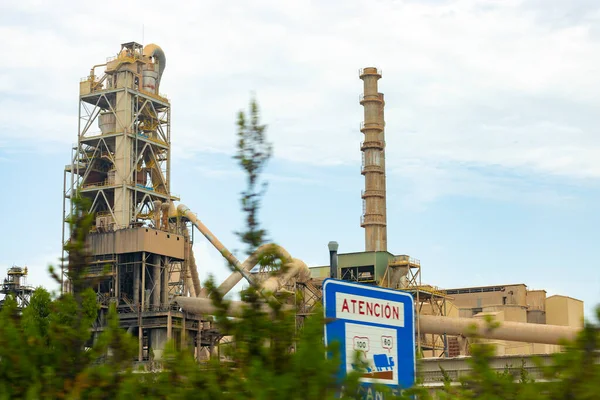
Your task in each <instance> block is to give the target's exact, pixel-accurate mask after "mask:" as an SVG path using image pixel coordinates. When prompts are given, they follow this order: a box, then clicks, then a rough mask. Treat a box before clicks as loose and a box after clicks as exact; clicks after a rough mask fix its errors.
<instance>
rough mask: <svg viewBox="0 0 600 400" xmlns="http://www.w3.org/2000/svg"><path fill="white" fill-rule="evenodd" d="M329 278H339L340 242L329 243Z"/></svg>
mask: <svg viewBox="0 0 600 400" xmlns="http://www.w3.org/2000/svg"><path fill="white" fill-rule="evenodd" d="M327 246H328V247H329V277H330V278H333V279H337V278H338V256H337V251H338V247H339V245H338V242H329V244H328V245H327Z"/></svg>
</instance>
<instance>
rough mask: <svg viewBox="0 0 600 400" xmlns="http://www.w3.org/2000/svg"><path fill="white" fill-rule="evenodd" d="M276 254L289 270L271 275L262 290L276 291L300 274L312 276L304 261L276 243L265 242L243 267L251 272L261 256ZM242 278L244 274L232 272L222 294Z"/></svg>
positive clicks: (224, 282) (223, 284)
mask: <svg viewBox="0 0 600 400" xmlns="http://www.w3.org/2000/svg"><path fill="white" fill-rule="evenodd" d="M267 255H269V256H274V257H276V258H278V259H280V260H281V261H282V264H283V265H285V266H286V267H287V270H286V271H285V272H284V273H283V275H281V276H271V277H269V278H268V279H267V280H265V281H264V282H263V284H262V285H261V291H262V292H276V291H278V290H279V289H280V288H281V287H282V286H283V285H285V284H286V283H287V282H288V281H289V280H290V279H291V278H293V277H295V276H297V275H300V276H301V278H302V279H306V278H308V276H310V271H309V269H308V267H307V266H306V264H305V263H304V261H302V260H298V259H297V258H292V256H291V255H290V253H288V251H287V250H286V249H284V248H283V247H281V246H278V245H276V244H274V243H269V244H263V245H262V246H260V247H259V248H258V249H256V250H255V251H254V253H252V254H251V255H250V256H249V257H248V258H247V259H246V261H244V263H243V264H242V269H243V271H245V272H249V271H250V270H251V269H252V268H254V267H255V266H256V264H258V262H259V261H260V258H261V257H264V256H267ZM241 279H242V274H241V273H240V272H238V271H236V272H234V273H232V274H231V275H229V276H228V277H227V279H225V281H223V283H221V285H220V286H219V288H218V290H219V292H220V293H221V294H222V295H225V294H227V293H228V292H229V291H230V290H231V289H233V287H234V286H235V285H237V284H238V282H239V281H240V280H241Z"/></svg>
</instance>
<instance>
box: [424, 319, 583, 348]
mask: <svg viewBox="0 0 600 400" xmlns="http://www.w3.org/2000/svg"><path fill="white" fill-rule="evenodd" d="M419 326H420V329H421V333H434V334H448V335H459V336H470V332H471V329H472V327H473V326H475V327H476V328H477V332H478V334H479V335H480V336H481V337H483V338H485V339H497V340H509V341H512V342H526V343H545V344H560V343H559V341H560V340H561V339H567V340H573V339H575V337H576V336H577V333H578V332H579V329H577V328H573V327H570V326H558V325H542V324H528V323H524V322H510V321H504V322H501V325H500V326H499V327H498V328H495V329H493V330H490V329H488V327H487V322H486V321H484V320H482V319H475V318H450V317H441V316H436V315H421V316H420V317H419Z"/></svg>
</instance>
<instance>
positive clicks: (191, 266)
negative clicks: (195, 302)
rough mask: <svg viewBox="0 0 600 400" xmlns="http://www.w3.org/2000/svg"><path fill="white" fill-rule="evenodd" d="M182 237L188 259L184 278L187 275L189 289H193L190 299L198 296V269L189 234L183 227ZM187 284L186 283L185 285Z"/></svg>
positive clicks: (199, 287)
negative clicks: (189, 283)
mask: <svg viewBox="0 0 600 400" xmlns="http://www.w3.org/2000/svg"><path fill="white" fill-rule="evenodd" d="M183 236H184V244H185V246H184V249H185V250H184V251H185V254H186V257H187V258H188V264H187V266H188V268H187V271H186V276H188V275H189V279H190V282H191V283H192V285H193V287H191V289H194V294H193V295H192V294H190V295H191V296H192V297H196V296H200V289H201V286H200V277H199V276H198V267H197V265H196V257H194V247H193V246H192V242H191V238H190V233H189V232H188V230H187V229H186V228H185V227H184V229H183ZM186 284H187V283H186Z"/></svg>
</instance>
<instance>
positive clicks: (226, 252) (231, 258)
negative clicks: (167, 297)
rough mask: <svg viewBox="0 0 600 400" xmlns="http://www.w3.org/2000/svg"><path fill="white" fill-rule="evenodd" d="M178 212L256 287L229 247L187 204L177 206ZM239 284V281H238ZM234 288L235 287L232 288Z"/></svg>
mask: <svg viewBox="0 0 600 400" xmlns="http://www.w3.org/2000/svg"><path fill="white" fill-rule="evenodd" d="M177 211H178V212H179V214H180V215H181V216H183V217H185V218H187V219H189V220H190V222H191V223H192V224H193V225H194V226H195V227H196V229H198V230H199V231H200V233H202V235H204V237H205V238H206V239H208V241H209V242H210V244H212V245H213V246H214V247H215V248H216V249H217V250H218V251H219V252H220V253H221V255H222V256H223V257H224V258H225V259H226V260H227V261H228V262H229V263H230V264H231V265H233V267H234V268H235V269H236V270H237V271H239V273H240V274H241V275H242V276H243V277H244V278H246V280H247V281H248V282H249V283H250V284H251V285H253V286H254V285H255V283H254V281H253V279H252V277H251V276H250V274H249V273H248V272H247V271H246V270H245V269H244V268H243V266H242V263H240V260H238V259H237V258H235V256H234V255H233V254H231V252H230V251H229V250H228V249H227V247H225V246H224V245H223V243H221V242H220V241H219V239H217V238H216V236H215V235H213V233H212V232H211V231H210V230H209V229H208V228H207V227H206V225H204V224H203V223H202V221H200V220H199V219H198V218H197V217H196V216H195V215H194V214H193V213H192V212H191V211H190V209H189V208H188V207H187V206H186V205H185V204H179V205H178V206H177ZM238 282H239V280H238ZM232 287H233V286H232Z"/></svg>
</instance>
